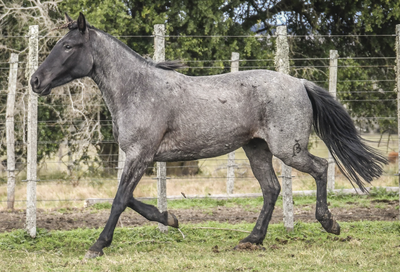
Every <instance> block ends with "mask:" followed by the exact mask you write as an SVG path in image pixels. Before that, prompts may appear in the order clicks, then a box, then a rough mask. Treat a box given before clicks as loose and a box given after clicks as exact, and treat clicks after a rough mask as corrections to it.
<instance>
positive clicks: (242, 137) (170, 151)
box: [154, 133, 252, 161]
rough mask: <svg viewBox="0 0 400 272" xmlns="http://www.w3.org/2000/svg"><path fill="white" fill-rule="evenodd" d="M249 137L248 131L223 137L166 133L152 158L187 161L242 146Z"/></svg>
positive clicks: (218, 154) (216, 154) (223, 152)
mask: <svg viewBox="0 0 400 272" xmlns="http://www.w3.org/2000/svg"><path fill="white" fill-rule="evenodd" d="M251 138H252V136H251V135H250V133H240V134H239V133H234V134H229V133H228V135H224V137H221V135H215V137H198V138H193V139H183V138H181V137H176V138H172V137H169V136H168V135H167V136H166V137H165V138H164V139H163V141H162V142H161V145H160V147H159V149H158V151H157V153H156V155H155V157H154V160H155V161H187V160H196V159H202V158H211V157H216V156H221V155H224V154H227V153H229V152H232V151H234V150H236V149H238V148H240V147H242V146H243V145H244V144H245V143H247V142H248V141H249V140H250V139H251Z"/></svg>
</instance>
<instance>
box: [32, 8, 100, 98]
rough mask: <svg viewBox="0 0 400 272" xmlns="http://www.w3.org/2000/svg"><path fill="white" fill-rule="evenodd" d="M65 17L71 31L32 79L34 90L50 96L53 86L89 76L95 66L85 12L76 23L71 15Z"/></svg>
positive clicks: (56, 46)
mask: <svg viewBox="0 0 400 272" xmlns="http://www.w3.org/2000/svg"><path fill="white" fill-rule="evenodd" d="M65 17H66V20H67V23H66V24H65V25H64V26H65V27H68V28H69V29H70V31H69V32H68V34H66V35H65V36H64V37H63V38H61V39H60V40H59V41H58V42H57V44H56V45H55V46H54V48H53V50H51V52H50V55H49V56H48V57H47V58H46V60H45V61H44V62H43V63H42V65H40V66H39V68H38V69H37V70H36V72H35V73H34V74H33V75H32V78H31V82H30V83H31V85H32V90H33V91H34V92H35V93H38V94H40V95H48V94H50V92H51V89H52V88H55V87H57V86H60V85H63V84H66V83H68V82H70V81H72V80H74V79H77V78H82V77H85V76H87V75H88V74H89V73H90V71H91V70H92V67H93V57H92V53H91V46H90V42H89V41H90V37H89V28H88V26H87V24H86V20H85V17H84V16H83V14H82V13H81V14H80V15H79V18H78V20H77V21H76V22H75V21H73V20H72V19H71V18H69V16H68V15H67V14H66V15H65Z"/></svg>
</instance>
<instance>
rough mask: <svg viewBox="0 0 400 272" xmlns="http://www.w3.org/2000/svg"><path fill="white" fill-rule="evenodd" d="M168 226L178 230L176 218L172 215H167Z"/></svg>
mask: <svg viewBox="0 0 400 272" xmlns="http://www.w3.org/2000/svg"><path fill="white" fill-rule="evenodd" d="M168 226H170V227H174V228H179V222H178V218H176V216H175V215H174V214H173V213H168Z"/></svg>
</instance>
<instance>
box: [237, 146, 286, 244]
mask: <svg viewBox="0 0 400 272" xmlns="http://www.w3.org/2000/svg"><path fill="white" fill-rule="evenodd" d="M243 149H244V151H245V152H246V155H247V157H248V158H249V161H250V165H251V169H252V170H253V173H254V176H255V177H256V178H257V180H258V182H259V183H260V186H261V190H262V194H263V197H264V203H263V207H262V210H261V213H260V215H259V217H258V219H257V222H256V225H255V226H254V228H253V230H252V231H251V233H250V235H249V236H248V237H246V238H244V239H243V240H241V241H240V243H246V242H250V243H253V244H262V242H263V241H264V238H265V235H266V234H267V228H268V224H269V221H270V220H271V216H272V212H273V211H274V207H275V202H276V200H277V198H278V196H279V192H280V190H281V186H280V185H279V182H278V179H277V178H276V175H275V172H274V169H273V167H272V154H271V152H270V150H269V147H268V145H267V143H266V142H265V141H264V140H262V139H253V140H252V141H250V142H249V143H248V144H247V145H245V146H243Z"/></svg>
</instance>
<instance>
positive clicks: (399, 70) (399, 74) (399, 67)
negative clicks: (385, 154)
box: [396, 25, 400, 220]
mask: <svg viewBox="0 0 400 272" xmlns="http://www.w3.org/2000/svg"><path fill="white" fill-rule="evenodd" d="M396 84H397V86H396V87H397V139H398V157H397V163H398V165H397V167H398V170H397V175H398V177H399V203H400V25H396ZM399 220H400V209H399Z"/></svg>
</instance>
